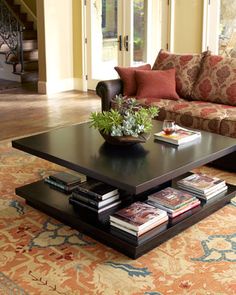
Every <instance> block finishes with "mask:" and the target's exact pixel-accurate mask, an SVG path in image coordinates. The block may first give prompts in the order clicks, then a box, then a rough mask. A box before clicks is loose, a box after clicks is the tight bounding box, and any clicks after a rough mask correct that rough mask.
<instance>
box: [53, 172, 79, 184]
mask: <svg viewBox="0 0 236 295" xmlns="http://www.w3.org/2000/svg"><path fill="white" fill-rule="evenodd" d="M48 178H49V179H50V180H52V181H55V182H57V183H60V184H63V185H66V186H71V185H75V184H78V183H80V182H81V178H80V177H79V176H76V175H73V174H70V173H68V172H58V173H56V174H53V175H50V176H49V177H48Z"/></svg>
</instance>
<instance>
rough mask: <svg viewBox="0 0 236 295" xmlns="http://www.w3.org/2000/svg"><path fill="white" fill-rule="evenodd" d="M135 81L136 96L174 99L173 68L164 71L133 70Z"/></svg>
mask: <svg viewBox="0 0 236 295" xmlns="http://www.w3.org/2000/svg"><path fill="white" fill-rule="evenodd" d="M135 79H136V83H137V94H136V98H137V99H140V98H145V97H146V98H149V99H152V98H163V99H165V98H167V99H173V100H176V99H178V98H179V96H178V94H177V93H176V90H175V89H176V82H175V69H169V70H166V71H142V70H136V71H135Z"/></svg>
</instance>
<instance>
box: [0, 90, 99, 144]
mask: <svg viewBox="0 0 236 295" xmlns="http://www.w3.org/2000/svg"><path fill="white" fill-rule="evenodd" d="M100 109H101V103H100V99H99V98H98V96H97V95H96V94H95V93H94V92H80V91H68V92H63V93H59V94H54V95H42V94H38V93H37V90H36V89H35V87H32V86H30V87H29V86H28V87H24V88H22V87H21V88H16V89H8V90H5V91H1V92H0V126H1V128H0V140H6V139H12V138H19V137H22V136H25V135H30V134H35V133H39V132H44V131H47V130H50V129H52V128H59V127H62V126H69V125H71V124H76V123H79V122H84V121H87V120H88V118H89V116H90V113H91V112H92V111H99V110H100Z"/></svg>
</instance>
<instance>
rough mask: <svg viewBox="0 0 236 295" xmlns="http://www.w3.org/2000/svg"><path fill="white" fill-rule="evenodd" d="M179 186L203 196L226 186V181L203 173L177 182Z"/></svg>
mask: <svg viewBox="0 0 236 295" xmlns="http://www.w3.org/2000/svg"><path fill="white" fill-rule="evenodd" d="M177 184H178V185H179V186H181V187H182V188H185V189H191V191H193V192H198V193H202V194H207V193H209V192H212V191H214V190H216V189H218V188H221V187H224V186H225V185H226V184H225V181H224V180H222V179H219V178H218V177H211V176H209V175H206V174H203V173H195V174H192V175H190V176H188V177H185V178H183V179H181V180H179V181H177Z"/></svg>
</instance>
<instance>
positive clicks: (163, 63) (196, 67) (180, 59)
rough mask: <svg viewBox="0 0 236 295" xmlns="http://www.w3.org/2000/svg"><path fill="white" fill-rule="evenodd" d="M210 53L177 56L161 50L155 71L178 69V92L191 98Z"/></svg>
mask: <svg viewBox="0 0 236 295" xmlns="http://www.w3.org/2000/svg"><path fill="white" fill-rule="evenodd" d="M206 54H208V52H204V53H202V54H175V53H170V52H167V51H164V50H163V49H161V50H160V52H159V54H158V56H157V58H156V61H155V63H154V65H153V67H152V69H153V70H167V69H170V68H175V69H176V91H177V93H178V94H179V96H180V97H183V98H190V95H191V92H192V88H193V85H194V82H195V81H196V79H197V77H198V74H199V72H200V68H201V61H202V58H203V57H205V55H206Z"/></svg>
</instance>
